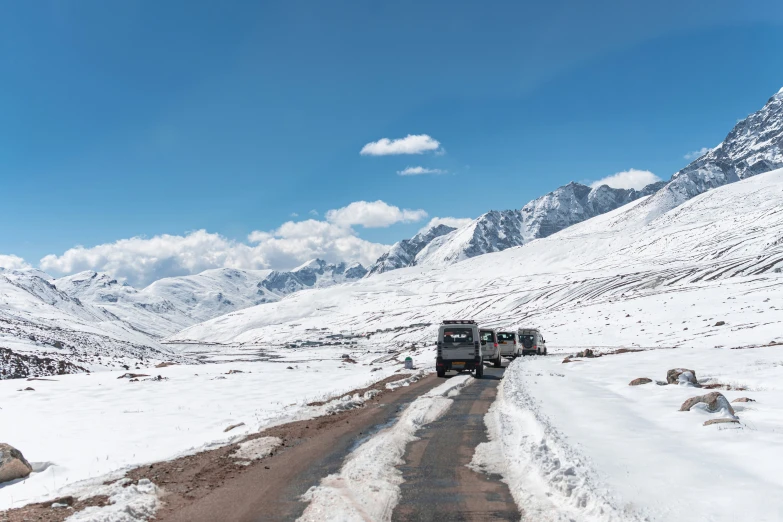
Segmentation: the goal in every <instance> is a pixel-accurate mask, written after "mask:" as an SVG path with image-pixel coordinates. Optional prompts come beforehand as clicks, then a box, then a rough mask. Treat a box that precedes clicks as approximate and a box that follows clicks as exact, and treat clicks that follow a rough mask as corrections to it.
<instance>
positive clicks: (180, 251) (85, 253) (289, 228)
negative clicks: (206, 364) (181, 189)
mask: <svg viewBox="0 0 783 522" xmlns="http://www.w3.org/2000/svg"><path fill="white" fill-rule="evenodd" d="M248 239H249V240H250V241H251V242H252V243H254V244H252V245H248V244H245V243H241V242H237V241H233V240H230V239H228V238H226V237H223V236H221V235H220V234H213V233H209V232H207V231H205V230H197V231H195V232H190V233H188V234H186V235H183V236H177V235H169V234H163V235H160V236H155V237H152V238H143V237H134V238H130V239H121V240H119V241H115V242H114V243H105V244H102V245H98V246H95V247H91V248H85V247H82V246H78V247H75V248H71V249H69V250H67V251H66V252H65V253H63V254H62V255H61V256H56V255H48V256H46V257H44V258H43V259H42V260H41V268H42V269H43V270H45V271H47V272H50V273H53V274H71V273H75V272H80V271H82V270H98V271H103V272H108V273H110V274H112V275H113V276H114V277H117V278H120V279H123V280H126V281H128V282H129V283H131V284H133V285H140V286H141V285H146V284H149V283H151V282H152V281H155V280H157V279H160V278H162V277H171V276H179V275H187V274H196V273H199V272H202V271H204V270H208V269H210V268H223V267H228V268H243V269H265V268H276V269H291V268H294V267H296V266H298V265H300V264H301V263H303V262H305V261H308V260H310V259H313V258H315V257H320V258H323V259H327V260H331V261H338V260H341V261H348V262H360V263H362V264H364V265H368V264H370V263H372V262H374V261H375V260H376V259H378V257H380V256H381V254H383V253H384V252H385V251H386V250H387V249H388V246H387V245H382V244H378V243H371V242H369V241H365V240H363V239H361V238H359V237H356V235H355V233H354V232H353V230H351V229H350V228H345V227H340V226H337V225H333V224H331V223H326V222H323V221H316V220H307V221H302V222H299V223H293V222H288V223H284V224H283V225H282V226H281V227H280V228H278V229H277V230H274V231H272V232H261V231H254V232H252V233H251V234H250V235H249V236H248Z"/></svg>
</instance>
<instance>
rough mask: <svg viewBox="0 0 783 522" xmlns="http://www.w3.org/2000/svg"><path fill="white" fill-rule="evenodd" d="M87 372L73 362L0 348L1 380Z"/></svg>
mask: <svg viewBox="0 0 783 522" xmlns="http://www.w3.org/2000/svg"><path fill="white" fill-rule="evenodd" d="M86 371H87V370H86V369H84V368H82V367H81V366H77V365H75V364H73V363H71V362H68V361H64V360H56V359H52V358H49V357H40V356H38V355H35V354H29V353H16V352H14V351H13V350H10V349H8V348H0V380H2V379H26V378H29V377H48V376H51V375H64V374H67V373H83V372H86Z"/></svg>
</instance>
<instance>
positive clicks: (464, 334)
mask: <svg viewBox="0 0 783 522" xmlns="http://www.w3.org/2000/svg"><path fill="white" fill-rule="evenodd" d="M443 342H444V343H472V342H473V330H472V329H470V328H449V329H447V330H444V332H443Z"/></svg>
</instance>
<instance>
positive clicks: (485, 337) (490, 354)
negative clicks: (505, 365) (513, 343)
mask: <svg viewBox="0 0 783 522" xmlns="http://www.w3.org/2000/svg"><path fill="white" fill-rule="evenodd" d="M480 333H481V346H482V349H483V350H484V359H487V360H489V361H492V365H493V366H494V367H495V368H500V367H501V364H500V360H501V359H500V345H499V344H498V332H497V330H495V329H494V328H482V329H481V332H480Z"/></svg>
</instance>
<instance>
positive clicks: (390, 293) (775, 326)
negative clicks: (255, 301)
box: [174, 169, 783, 347]
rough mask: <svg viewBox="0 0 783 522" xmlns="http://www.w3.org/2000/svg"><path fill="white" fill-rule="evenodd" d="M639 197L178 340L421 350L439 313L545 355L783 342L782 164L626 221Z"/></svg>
mask: <svg viewBox="0 0 783 522" xmlns="http://www.w3.org/2000/svg"><path fill="white" fill-rule="evenodd" d="M644 201H646V200H638V201H636V202H632V203H630V204H629V205H626V206H623V207H621V208H619V209H616V210H614V211H611V212H609V213H607V214H604V215H600V216H597V217H594V218H591V219H589V220H587V221H584V222H582V223H579V224H576V225H573V226H571V227H568V228H566V229H564V230H562V231H560V232H558V233H556V234H553V235H551V236H548V237H546V238H542V239H539V240H537V241H532V242H530V243H527V244H525V245H523V246H521V247H519V248H512V249H507V250H505V251H503V252H498V253H494V254H489V255H482V256H477V257H474V258H472V259H468V260H465V261H464V262H462V263H458V264H455V265H452V266H449V267H447V268H445V269H444V268H440V267H429V266H413V267H408V268H404V269H399V270H394V271H391V272H387V273H384V274H378V275H376V276H373V277H371V278H365V279H363V280H361V281H359V282H357V283H354V284H352V285H342V286H336V287H332V288H325V289H321V290H317V291H311V292H302V293H298V294H294V295H292V296H290V297H289V298H287V299H285V300H282V301H279V302H277V303H272V304H268V305H264V306H263V307H252V308H248V309H245V310H242V311H240V312H236V313H234V314H231V316H227V317H221V318H219V319H215V320H212V321H208V322H206V323H202V324H198V325H194V326H192V327H190V328H188V329H186V330H183V331H182V332H179V333H178V334H176V335H175V336H174V339H176V340H179V341H191V342H194V341H198V342H218V343H265V344H270V345H275V344H278V345H280V346H282V345H284V344H285V343H287V342H289V341H290V339H291V336H292V332H295V335H296V338H297V339H300V340H309V341H313V342H317V341H324V340H328V339H330V338H331V337H333V336H334V335H337V334H342V333H345V332H354V333H360V334H363V335H364V336H365V337H367V338H370V339H372V342H373V343H375V344H376V345H379V346H380V345H385V344H388V343H400V342H408V343H410V342H416V343H421V342H431V341H432V339H434V335H435V329H436V328H437V324H438V323H439V322H440V321H441V320H442V319H443V318H448V317H471V318H474V319H476V320H478V321H480V322H482V323H484V324H487V325H490V326H498V327H501V326H502V327H504V328H515V327H520V326H524V325H529V326H537V327H541V328H542V329H543V330H544V331H545V332H546V334H545V335H546V337H547V338H548V340H549V343H550V344H551V345H552V346H557V345H565V346H568V345H571V346H580V345H581V346H584V345H588V346H589V345H591V344H593V345H595V344H596V343H603V344H608V345H613V346H632V345H633V344H642V346H645V345H646V346H652V345H655V346H703V347H712V346H713V345H716V344H718V345H726V346H746V345H752V344H754V343H756V344H759V343H769V342H770V341H776V342H783V337H781V332H783V308H781V307H780V304H779V302H780V296H781V289H783V239H781V238H783V212H780V209H781V208H783V169H781V170H776V171H773V172H769V173H766V174H762V175H759V176H755V177H752V178H749V179H745V180H743V181H741V182H738V183H734V184H730V185H727V186H723V187H719V188H717V189H715V190H711V191H708V192H706V193H704V194H701V195H699V196H696V197H694V198H692V199H691V200H689V201H687V202H685V203H684V204H682V205H680V206H679V207H677V208H675V209H673V210H670V211H669V212H667V213H664V214H663V215H661V216H659V217H658V218H657V219H655V220H653V221H652V222H649V223H645V222H640V221H638V220H634V219H628V218H627V217H628V216H629V215H633V214H634V213H635V212H636V211H637V210H638V208H639V207H640V206H641V205H642V204H644ZM738 201H741V202H742V203H743V204H741V205H738V204H737V202H738ZM443 237H446V236H443ZM719 321H724V322H725V324H726V325H728V326H727V327H725V328H723V327H722V326H724V325H722V324H721V325H718V324H716V323H717V322H719ZM330 336H331V337H330ZM368 336H369V337H368Z"/></svg>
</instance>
